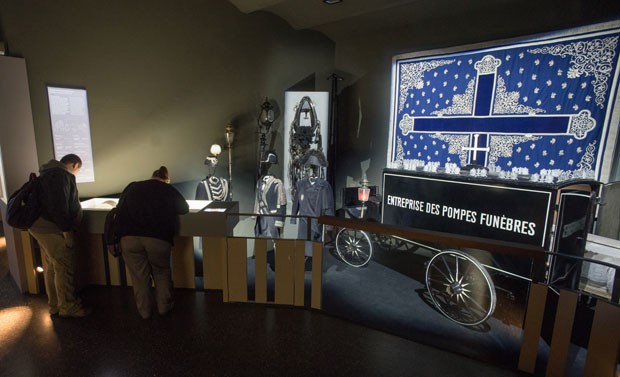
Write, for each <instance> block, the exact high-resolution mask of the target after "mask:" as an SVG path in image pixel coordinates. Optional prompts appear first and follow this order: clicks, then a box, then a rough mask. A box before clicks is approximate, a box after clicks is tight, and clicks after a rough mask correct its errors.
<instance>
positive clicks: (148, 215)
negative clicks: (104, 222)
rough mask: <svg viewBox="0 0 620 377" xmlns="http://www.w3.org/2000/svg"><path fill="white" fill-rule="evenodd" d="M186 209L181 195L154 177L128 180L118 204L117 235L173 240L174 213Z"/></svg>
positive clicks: (176, 222) (175, 220) (175, 226)
mask: <svg viewBox="0 0 620 377" xmlns="http://www.w3.org/2000/svg"><path fill="white" fill-rule="evenodd" d="M188 212H189V206H188V205H187V201H186V200H185V198H183V196H182V195H181V194H180V193H179V192H178V191H177V190H176V189H175V188H174V187H173V186H171V185H169V184H167V183H164V182H161V181H159V180H157V179H148V180H146V181H140V182H132V183H130V184H129V185H128V186H127V187H126V188H125V190H123V193H122V195H121V198H120V201H119V206H118V213H117V217H118V220H117V221H118V235H119V236H120V237H123V236H144V237H153V238H157V239H160V240H164V241H167V242H170V244H172V243H173V238H174V235H175V234H176V232H177V230H178V215H183V214H186V213H188Z"/></svg>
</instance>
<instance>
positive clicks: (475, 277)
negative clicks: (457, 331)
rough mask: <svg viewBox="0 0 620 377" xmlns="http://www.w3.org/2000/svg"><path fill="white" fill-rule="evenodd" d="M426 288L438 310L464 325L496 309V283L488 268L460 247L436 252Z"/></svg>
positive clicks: (429, 269) (430, 263)
mask: <svg viewBox="0 0 620 377" xmlns="http://www.w3.org/2000/svg"><path fill="white" fill-rule="evenodd" d="M426 289H428V293H429V294H430V296H431V299H432V300H433V303H434V304H435V306H436V307H437V309H438V310H439V311H440V312H441V313H443V314H444V315H445V316H446V317H448V318H450V319H451V320H453V321H455V322H457V323H460V324H461V325H466V326H474V325H478V324H480V323H482V322H484V321H486V320H487V318H489V317H490V316H491V315H492V314H493V311H494V310H495V303H496V296H495V286H494V285H493V281H492V280H491V276H489V273H488V272H487V271H486V269H485V268H484V267H483V266H482V265H481V264H480V263H478V261H476V260H475V259H474V258H472V257H470V256H469V255H467V254H464V253H462V252H460V251H456V250H446V251H442V252H440V253H438V254H436V255H435V256H434V257H433V258H431V260H430V262H428V266H427V267H426Z"/></svg>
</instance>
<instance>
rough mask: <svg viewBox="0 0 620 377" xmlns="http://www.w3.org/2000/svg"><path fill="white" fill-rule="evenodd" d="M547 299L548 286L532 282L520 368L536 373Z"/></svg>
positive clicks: (520, 355)
mask: <svg viewBox="0 0 620 377" xmlns="http://www.w3.org/2000/svg"><path fill="white" fill-rule="evenodd" d="M546 301H547V286H545V285H542V284H538V283H532V284H531V285H530V297H529V300H528V304H527V314H526V316H525V325H524V327H523V341H522V343H521V352H520V354H519V366H518V368H519V370H521V371H524V372H527V373H532V374H533V373H534V369H535V368H536V356H537V354H538V341H539V339H540V333H541V329H542V322H543V317H544V315H545V303H546Z"/></svg>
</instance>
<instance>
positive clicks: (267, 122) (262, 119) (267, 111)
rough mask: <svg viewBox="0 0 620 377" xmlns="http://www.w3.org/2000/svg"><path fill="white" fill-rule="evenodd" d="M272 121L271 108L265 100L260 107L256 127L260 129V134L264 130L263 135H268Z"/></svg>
mask: <svg viewBox="0 0 620 377" xmlns="http://www.w3.org/2000/svg"><path fill="white" fill-rule="evenodd" d="M274 120H275V116H274V113H273V106H272V105H271V102H269V99H268V98H265V102H263V104H262V105H260V114H258V127H259V128H260V129H261V132H262V130H263V129H264V130H265V133H268V132H269V129H270V128H271V124H272V123H273V121H274Z"/></svg>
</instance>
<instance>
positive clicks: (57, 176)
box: [30, 160, 82, 233]
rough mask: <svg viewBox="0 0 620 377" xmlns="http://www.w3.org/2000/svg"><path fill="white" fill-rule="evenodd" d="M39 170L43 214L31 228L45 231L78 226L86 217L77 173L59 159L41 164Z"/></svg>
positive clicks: (71, 228) (50, 231) (64, 229)
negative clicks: (77, 182)
mask: <svg viewBox="0 0 620 377" xmlns="http://www.w3.org/2000/svg"><path fill="white" fill-rule="evenodd" d="M39 173H40V177H39V183H40V185H39V187H40V192H39V200H40V203H41V217H39V219H37V221H35V222H34V224H32V226H31V227H30V229H33V230H35V231H39V232H42V233H53V232H58V231H63V232H68V231H71V230H74V229H75V228H76V227H77V225H78V224H79V222H80V220H81V218H82V206H81V205H80V198H79V195H78V190H77V184H76V183H75V176H74V175H73V174H72V173H71V172H70V171H69V170H67V168H66V167H65V165H64V164H63V163H61V162H59V161H56V160H50V161H49V162H47V163H46V164H44V165H43V166H41V168H40V169H39Z"/></svg>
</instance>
